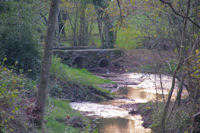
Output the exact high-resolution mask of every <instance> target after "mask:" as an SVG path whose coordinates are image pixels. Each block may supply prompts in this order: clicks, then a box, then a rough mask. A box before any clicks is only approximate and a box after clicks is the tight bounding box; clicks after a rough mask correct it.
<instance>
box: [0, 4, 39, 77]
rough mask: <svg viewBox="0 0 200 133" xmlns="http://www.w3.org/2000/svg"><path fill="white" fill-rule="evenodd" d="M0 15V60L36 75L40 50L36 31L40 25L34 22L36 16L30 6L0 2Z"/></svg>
mask: <svg viewBox="0 0 200 133" xmlns="http://www.w3.org/2000/svg"><path fill="white" fill-rule="evenodd" d="M0 5H1V6H2V7H1V9H2V10H3V12H2V13H1V14H0V23H1V25H0V60H2V59H3V58H5V57H7V59H8V60H7V61H6V62H5V64H6V65H7V66H12V65H14V64H15V62H18V65H17V66H16V68H17V69H18V70H19V69H23V70H25V71H28V70H29V71H30V69H31V73H32V74H35V73H38V70H39V63H40V52H39V51H40V49H41V46H40V45H39V35H40V33H39V32H38V31H37V30H38V29H40V30H41V29H42V27H41V25H40V24H38V23H36V22H35V19H36V17H37V16H36V14H34V13H35V12H33V11H32V10H30V9H31V8H33V7H32V5H31V4H29V3H27V2H25V1H19V2H17V1H12V2H10V1H7V2H1V3H0Z"/></svg>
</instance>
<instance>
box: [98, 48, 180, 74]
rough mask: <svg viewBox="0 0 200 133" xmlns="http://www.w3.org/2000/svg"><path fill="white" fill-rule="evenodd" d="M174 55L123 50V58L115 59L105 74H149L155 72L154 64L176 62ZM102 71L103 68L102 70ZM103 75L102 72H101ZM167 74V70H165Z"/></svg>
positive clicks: (151, 51) (146, 50)
mask: <svg viewBox="0 0 200 133" xmlns="http://www.w3.org/2000/svg"><path fill="white" fill-rule="evenodd" d="M176 59H177V57H176V55H175V54H174V52H173V51H163V50H148V49H133V50H124V56H122V57H121V58H118V59H115V60H113V61H112V62H117V63H114V64H111V65H110V66H109V67H108V68H107V69H108V70H106V72H113V73H125V72H149V73H154V72H155V71H157V69H156V64H160V65H166V64H168V65H169V64H171V63H174V62H176ZM157 67H159V66H157ZM102 69H104V68H102ZM101 72H103V73H105V70H104V71H101ZM165 72H168V70H165Z"/></svg>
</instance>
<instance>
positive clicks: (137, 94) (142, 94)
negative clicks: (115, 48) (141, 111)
mask: <svg viewBox="0 0 200 133" xmlns="http://www.w3.org/2000/svg"><path fill="white" fill-rule="evenodd" d="M101 76H103V77H107V78H109V79H111V80H112V81H114V82H117V84H118V87H117V88H116V89H112V90H113V91H115V92H116V93H117V94H118V95H120V96H123V98H120V99H119V98H118V99H115V100H110V101H105V102H101V103H90V102H81V103H77V102H73V103H71V104H70V105H71V107H72V108H73V109H75V110H79V111H80V112H81V113H83V114H84V115H86V116H88V117H92V118H97V119H98V123H99V124H98V131H99V133H151V129H149V128H144V127H143V126H142V123H143V120H142V116H141V115H138V114H136V115H130V114H129V112H130V110H133V108H126V109H124V108H122V106H123V105H128V104H132V105H133V104H136V103H146V102H149V101H154V100H156V99H157V100H161V99H162V98H163V95H165V96H166V95H167V93H168V91H169V89H170V87H171V81H172V78H171V77H168V76H165V75H162V88H163V91H162V89H161V85H160V78H158V75H157V76H155V75H153V74H142V73H128V74H122V75H115V74H114V75H112V74H110V75H101ZM124 86H126V87H125V88H123V87H124ZM122 88H123V89H122ZM162 94H163V95H162ZM174 95H175V93H174Z"/></svg>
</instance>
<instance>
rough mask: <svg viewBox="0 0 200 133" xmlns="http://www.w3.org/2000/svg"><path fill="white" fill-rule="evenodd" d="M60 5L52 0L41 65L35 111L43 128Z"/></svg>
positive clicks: (38, 123)
mask: <svg viewBox="0 0 200 133" xmlns="http://www.w3.org/2000/svg"><path fill="white" fill-rule="evenodd" d="M58 5H59V0H51V7H50V11H49V20H48V27H47V33H46V38H45V47H44V54H43V59H42V65H41V73H40V84H39V89H38V94H37V102H36V109H37V111H36V112H35V113H36V115H37V116H38V118H37V121H36V124H37V126H38V128H42V123H43V117H44V109H45V102H46V92H47V91H46V90H47V88H48V80H49V71H50V67H51V55H52V47H53V41H54V36H55V34H54V33H55V29H56V22H57V18H58V12H59V11H58V10H59V9H58Z"/></svg>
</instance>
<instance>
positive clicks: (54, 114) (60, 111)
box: [45, 98, 89, 133]
mask: <svg viewBox="0 0 200 133" xmlns="http://www.w3.org/2000/svg"><path fill="white" fill-rule="evenodd" d="M72 117H80V118H81V119H83V122H84V124H86V125H88V126H89V120H88V119H87V118H85V117H83V116H81V115H80V114H79V113H78V112H76V111H74V110H72V109H71V107H70V105H69V102H68V101H63V100H59V99H52V98H49V99H48V105H47V112H46V115H45V120H46V121H47V122H46V128H47V130H48V132H49V133H66V132H67V133H80V132H81V131H80V130H81V129H78V128H74V127H72V126H70V125H67V124H65V123H64V122H63V123H62V122H59V119H65V118H72ZM82 132H85V133H86V132H87V128H86V129H84V131H82Z"/></svg>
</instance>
